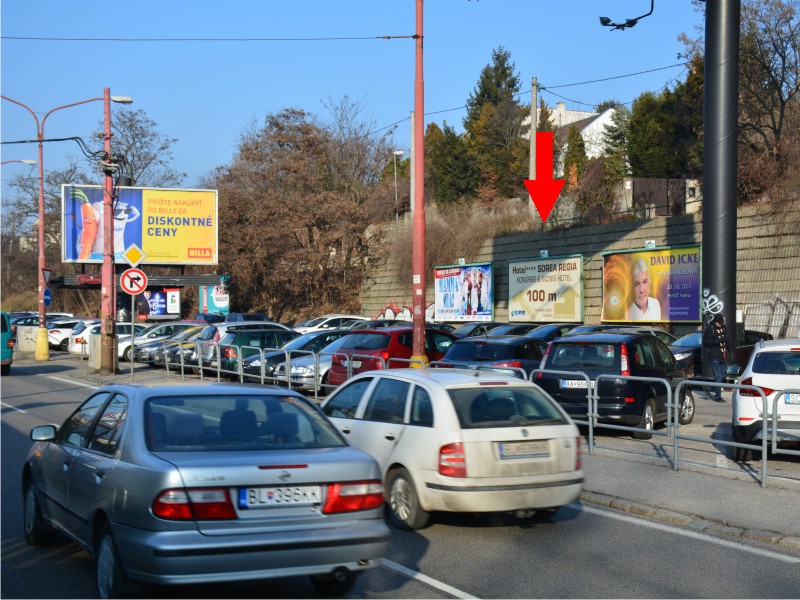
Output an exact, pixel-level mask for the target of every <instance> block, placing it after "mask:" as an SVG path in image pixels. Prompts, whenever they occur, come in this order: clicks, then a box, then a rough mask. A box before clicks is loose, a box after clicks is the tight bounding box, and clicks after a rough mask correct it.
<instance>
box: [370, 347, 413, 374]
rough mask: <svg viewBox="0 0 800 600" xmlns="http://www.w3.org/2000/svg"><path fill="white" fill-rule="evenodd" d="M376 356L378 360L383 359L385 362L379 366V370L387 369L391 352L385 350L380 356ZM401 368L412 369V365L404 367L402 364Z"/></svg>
mask: <svg viewBox="0 0 800 600" xmlns="http://www.w3.org/2000/svg"><path fill="white" fill-rule="evenodd" d="M376 356H377V358H381V359H383V362H382V363H381V364H379V365H378V368H379V369H384V368H387V365H386V363H387V361H388V360H389V351H388V350H384V351H383V352H379V353H378V354H376ZM399 366H401V367H410V366H411V365H410V364H406V365H404V364H402V363H400V365H399Z"/></svg>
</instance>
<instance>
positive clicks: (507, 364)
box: [436, 328, 547, 379]
mask: <svg viewBox="0 0 800 600" xmlns="http://www.w3.org/2000/svg"><path fill="white" fill-rule="evenodd" d="M498 329H499V328H498ZM490 333H491V332H490ZM539 344H541V345H539ZM545 350H547V342H544V341H542V340H535V339H531V338H529V337H525V336H524V335H500V336H493V335H486V336H476V337H468V338H461V339H460V340H456V341H455V342H453V345H452V346H450V349H449V350H448V351H447V354H445V355H444V356H443V357H442V359H441V360H440V361H439V363H444V364H440V365H436V366H444V365H445V364H450V365H456V366H459V367H461V368H465V369H484V368H486V367H492V368H498V369H502V368H506V369H522V370H523V372H524V377H523V374H522V373H520V372H519V371H507V373H508V374H513V375H515V376H517V377H523V379H527V378H528V376H529V375H530V373H531V371H533V370H534V369H538V368H539V364H540V363H541V361H542V356H543V353H544V351H545Z"/></svg>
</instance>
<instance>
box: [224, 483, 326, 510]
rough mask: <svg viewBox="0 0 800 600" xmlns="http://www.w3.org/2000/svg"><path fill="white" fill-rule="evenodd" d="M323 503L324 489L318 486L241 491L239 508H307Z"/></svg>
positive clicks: (261, 488) (262, 488) (245, 489)
mask: <svg viewBox="0 0 800 600" xmlns="http://www.w3.org/2000/svg"><path fill="white" fill-rule="evenodd" d="M321 502H322V487H321V486H318V485H300V486H292V487H258V488H240V489H239V508H270V507H273V506H307V505H311V504H320V503H321Z"/></svg>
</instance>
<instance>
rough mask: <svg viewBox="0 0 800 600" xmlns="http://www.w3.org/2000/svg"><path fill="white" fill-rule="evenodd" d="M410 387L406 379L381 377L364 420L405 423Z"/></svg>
mask: <svg viewBox="0 0 800 600" xmlns="http://www.w3.org/2000/svg"><path fill="white" fill-rule="evenodd" d="M409 387H410V384H409V383H408V382H405V381H400V380H398V379H392V378H390V377H382V378H380V379H379V380H378V383H377V385H376V386H375V389H374V390H373V392H372V397H370V399H369V403H368V404H367V409H366V410H365V411H364V420H365V421H380V422H382V423H403V422H404V421H405V413H406V398H407V397H408V389H409Z"/></svg>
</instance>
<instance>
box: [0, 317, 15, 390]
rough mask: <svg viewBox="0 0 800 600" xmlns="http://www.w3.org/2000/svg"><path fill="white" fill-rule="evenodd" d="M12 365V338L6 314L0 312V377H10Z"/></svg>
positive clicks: (9, 322) (9, 320)
mask: <svg viewBox="0 0 800 600" xmlns="http://www.w3.org/2000/svg"><path fill="white" fill-rule="evenodd" d="M13 363H14V337H13V335H12V334H11V319H9V318H8V313H4V312H0V375H11V365H12V364H13Z"/></svg>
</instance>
